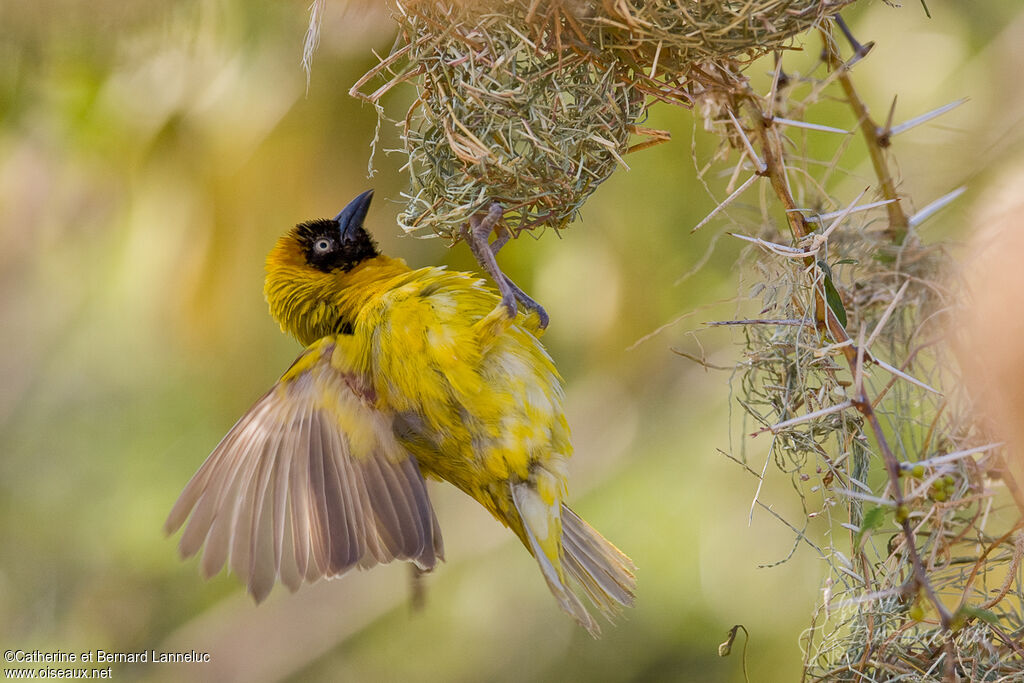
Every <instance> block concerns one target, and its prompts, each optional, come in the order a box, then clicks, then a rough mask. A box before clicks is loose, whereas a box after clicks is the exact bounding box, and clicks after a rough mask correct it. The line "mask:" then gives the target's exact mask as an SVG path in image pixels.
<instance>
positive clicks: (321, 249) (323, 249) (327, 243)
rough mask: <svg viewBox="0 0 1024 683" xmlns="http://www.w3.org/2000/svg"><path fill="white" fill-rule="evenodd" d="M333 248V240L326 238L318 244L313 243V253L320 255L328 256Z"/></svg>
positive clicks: (317, 242)
mask: <svg viewBox="0 0 1024 683" xmlns="http://www.w3.org/2000/svg"><path fill="white" fill-rule="evenodd" d="M333 246H334V243H333V242H332V241H331V240H329V239H327V238H326V237H321V238H320V239H318V240H317V241H316V242H313V251H315V252H316V253H318V254H326V253H327V252H329V251H330V250H331V247H333Z"/></svg>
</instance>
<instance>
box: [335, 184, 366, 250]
mask: <svg viewBox="0 0 1024 683" xmlns="http://www.w3.org/2000/svg"><path fill="white" fill-rule="evenodd" d="M371 201H373V190H367V191H366V192H364V193H362V194H361V195H359V196H358V197H356V198H355V199H353V200H352V201H350V202H349V203H348V206H346V207H345V208H344V209H342V210H341V213H339V214H338V215H337V216H335V217H334V220H335V221H336V222H337V223H338V227H339V228H340V229H341V238H342V239H343V240H348V239H351V235H352V234H353V233H355V232H357V231H358V230H360V229H361V228H362V227H363V221H364V220H366V212H367V211H369V209H370V202H371Z"/></svg>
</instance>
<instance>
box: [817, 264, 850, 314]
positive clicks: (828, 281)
mask: <svg viewBox="0 0 1024 683" xmlns="http://www.w3.org/2000/svg"><path fill="white" fill-rule="evenodd" d="M818 268H820V269H821V272H822V274H824V276H825V303H826V304H828V307H829V308H831V309H832V312H833V313H835V314H836V320H838V321H839V324H840V325H842V326H843V327H846V308H845V307H844V306H843V297H841V296H839V290H838V289H836V286H835V285H834V284H832V269H831V268H829V267H828V264H827V263H825V262H824V261H818Z"/></svg>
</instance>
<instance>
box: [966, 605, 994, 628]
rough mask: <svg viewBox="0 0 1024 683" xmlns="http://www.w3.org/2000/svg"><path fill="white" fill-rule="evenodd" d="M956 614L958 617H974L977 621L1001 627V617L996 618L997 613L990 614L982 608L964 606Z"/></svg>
mask: <svg viewBox="0 0 1024 683" xmlns="http://www.w3.org/2000/svg"><path fill="white" fill-rule="evenodd" d="M956 612H957V615H958V616H961V615H963V616H968V617H974V618H975V619H980V620H981V621H984V622H985V623H986V624H992V625H993V626H998V625H999V617H998V616H996V614H995V612H989V611H988V610H987V609H982V608H980V607H971V606H970V605H964V606H963V607H961V608H960V609H958V610H957V611H956Z"/></svg>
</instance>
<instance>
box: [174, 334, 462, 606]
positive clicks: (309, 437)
mask: <svg viewBox="0 0 1024 683" xmlns="http://www.w3.org/2000/svg"><path fill="white" fill-rule="evenodd" d="M351 343H353V342H352V340H351V338H350V337H343V336H342V337H327V338H324V339H321V340H319V341H318V342H316V343H314V344H313V345H311V346H310V347H309V348H308V349H307V350H306V351H305V353H304V354H303V355H302V356H300V357H299V359H297V360H296V362H295V364H294V365H293V367H292V369H290V370H289V371H288V372H287V373H285V375H284V376H283V377H282V378H281V380H280V381H279V382H278V383H277V384H276V385H275V386H274V387H273V388H272V389H271V390H270V391H269V392H267V393H266V394H265V395H264V396H263V397H262V398H260V399H259V400H258V401H257V402H256V404H255V405H254V406H253V407H252V408H251V409H250V410H249V411H248V412H247V413H246V414H245V415H244V416H243V417H242V418H241V419H240V420H239V421H238V422H237V423H236V424H235V426H234V427H232V429H231V431H230V432H228V434H227V435H226V436H225V437H224V439H223V440H222V441H221V442H220V444H218V445H217V447H216V448H215V449H214V451H213V453H212V454H211V455H210V457H209V458H208V459H207V460H206V462H205V463H203V465H202V466H201V467H200V468H199V470H198V471H197V472H196V474H195V475H194V476H193V477H192V479H191V480H190V481H189V483H188V484H187V485H186V487H185V489H184V491H183V492H182V494H181V497H180V498H179V499H178V501H177V503H175V505H174V507H173V509H172V510H171V513H170V515H169V516H168V518H167V522H166V524H165V529H166V530H167V531H168V532H169V533H172V532H174V531H175V530H177V529H178V528H180V527H181V526H182V525H183V524H185V531H184V533H183V534H182V539H181V542H180V548H181V553H182V555H183V556H185V557H189V556H191V555H194V554H195V553H197V552H198V551H199V550H200V549H202V550H203V558H202V563H201V569H202V573H203V575H204V576H207V577H209V576H212V575H214V574H216V573H217V572H219V571H220V569H221V568H222V567H223V566H224V564H225V563H227V564H228V565H229V566H230V568H231V571H232V572H234V573H235V574H237V575H238V576H239V577H240V578H242V579H243V580H244V581H245V582H246V583H247V585H248V589H249V592H250V593H251V594H252V595H253V597H254V598H255V599H256V600H257V602H258V601H261V600H263V599H264V598H265V597H266V596H267V595H268V594H269V592H270V590H271V589H272V587H273V584H274V583H275V581H278V580H279V581H281V582H282V583H283V584H285V585H286V586H287V587H288V588H289V589H290V590H296V589H297V588H298V587H299V585H300V584H301V583H302V582H303V581H305V582H313V581H316V580H317V579H319V578H321V577H324V576H327V577H334V576H339V575H341V574H344V573H345V572H347V571H348V570H350V569H352V568H353V567H369V566H372V565H374V564H377V563H383V562H390V561H392V560H405V561H412V562H415V563H416V564H417V565H418V566H420V567H421V568H422V569H432V568H433V567H434V566H435V564H436V563H437V560H438V559H441V557H442V555H443V545H442V542H441V534H440V530H439V527H438V523H437V518H436V516H435V515H434V511H433V508H432V507H431V504H430V499H429V497H428V495H427V490H426V484H425V482H424V480H423V476H422V474H421V473H420V470H419V466H418V465H417V463H416V461H415V459H414V458H412V456H410V455H409V453H408V452H406V451H405V450H404V449H403V448H402V447H401V446H400V445H399V443H398V441H397V438H396V437H395V432H394V416H393V415H391V414H390V413H388V412H386V411H384V410H381V409H380V408H378V407H377V406H376V405H375V401H374V399H373V394H372V391H371V390H369V389H366V387H369V386H370V384H369V382H368V381H367V378H365V377H362V376H360V375H359V374H358V373H356V372H354V371H353V370H352V368H349V367H345V366H344V363H345V361H344V359H346V358H352V357H354V356H353V354H351V353H348V352H347V351H348V350H349V349H341V350H343V351H346V352H345V353H337V352H336V351H337V350H339V348H338V347H340V346H341V345H343V344H351ZM350 429H351V430H355V432H350V431H348V430H350ZM186 520H187V524H186Z"/></svg>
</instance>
